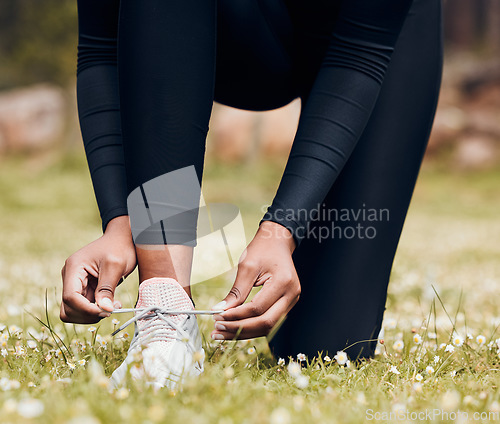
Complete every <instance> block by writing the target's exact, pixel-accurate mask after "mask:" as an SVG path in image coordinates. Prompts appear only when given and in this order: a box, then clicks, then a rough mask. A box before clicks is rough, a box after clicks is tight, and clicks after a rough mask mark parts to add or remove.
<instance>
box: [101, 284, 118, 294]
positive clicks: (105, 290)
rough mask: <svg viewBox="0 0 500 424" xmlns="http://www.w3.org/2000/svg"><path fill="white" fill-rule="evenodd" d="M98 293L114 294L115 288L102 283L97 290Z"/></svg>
mask: <svg viewBox="0 0 500 424" xmlns="http://www.w3.org/2000/svg"><path fill="white" fill-rule="evenodd" d="M97 291H98V292H99V293H109V294H113V293H114V292H115V288H114V286H113V285H112V284H111V283H102V284H100V285H99V287H98V288H97Z"/></svg>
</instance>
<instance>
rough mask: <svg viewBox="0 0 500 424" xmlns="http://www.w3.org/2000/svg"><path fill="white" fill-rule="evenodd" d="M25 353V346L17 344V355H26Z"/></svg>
mask: <svg viewBox="0 0 500 424" xmlns="http://www.w3.org/2000/svg"><path fill="white" fill-rule="evenodd" d="M25 353H26V351H25V350H24V347H22V346H16V356H24V354H25Z"/></svg>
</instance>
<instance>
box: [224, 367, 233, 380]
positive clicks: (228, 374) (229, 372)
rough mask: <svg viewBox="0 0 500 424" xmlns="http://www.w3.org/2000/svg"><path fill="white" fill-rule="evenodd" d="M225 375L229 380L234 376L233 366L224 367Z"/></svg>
mask: <svg viewBox="0 0 500 424" xmlns="http://www.w3.org/2000/svg"><path fill="white" fill-rule="evenodd" d="M224 377H226V378H227V379H228V380H229V379H231V378H233V377H234V369H233V367H226V368H224Z"/></svg>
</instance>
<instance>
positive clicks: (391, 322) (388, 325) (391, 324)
mask: <svg viewBox="0 0 500 424" xmlns="http://www.w3.org/2000/svg"><path fill="white" fill-rule="evenodd" d="M384 328H385V329H386V330H394V329H395V328H396V320H395V319H394V318H388V319H387V320H385V322H384Z"/></svg>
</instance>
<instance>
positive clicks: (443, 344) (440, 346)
mask: <svg viewBox="0 0 500 424" xmlns="http://www.w3.org/2000/svg"><path fill="white" fill-rule="evenodd" d="M446 346H447V345H446V343H441V344H440V345H439V349H442V348H443V347H446Z"/></svg>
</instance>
